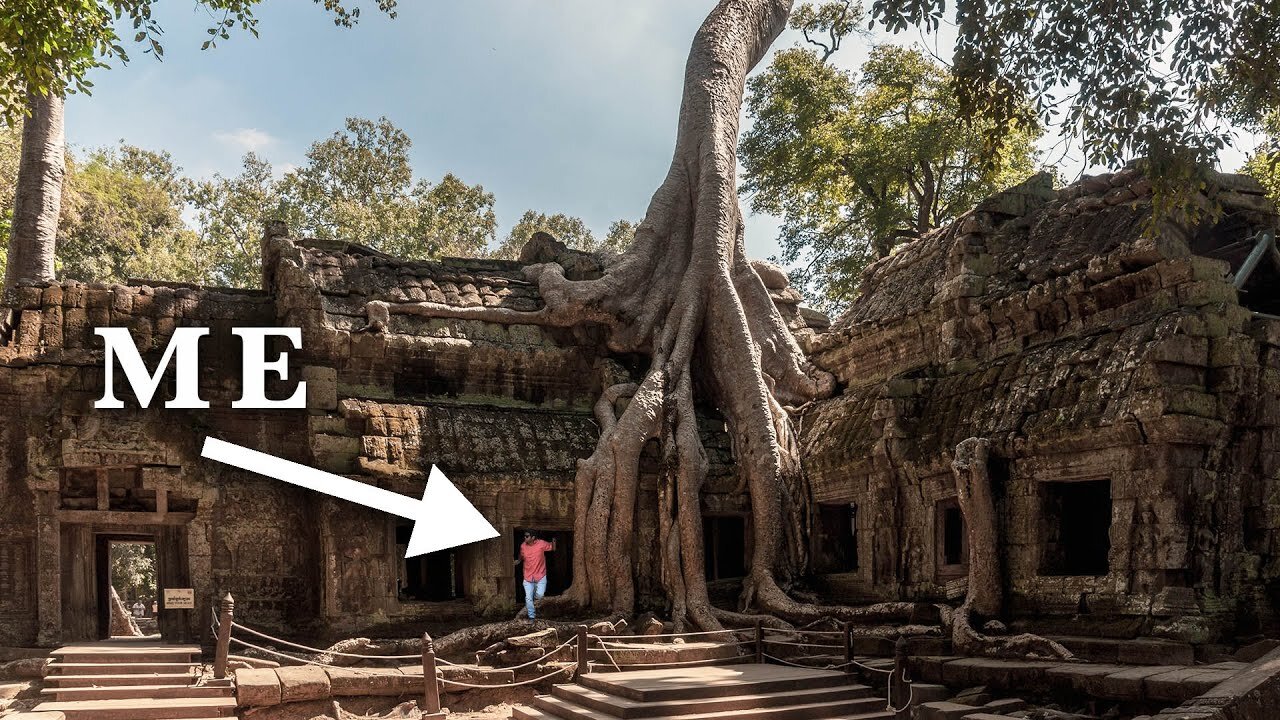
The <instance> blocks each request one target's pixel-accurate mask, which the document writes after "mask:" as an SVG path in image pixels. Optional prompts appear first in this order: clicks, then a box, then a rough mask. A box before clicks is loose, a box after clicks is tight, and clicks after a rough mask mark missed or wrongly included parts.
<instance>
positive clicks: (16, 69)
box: [0, 0, 396, 124]
mask: <svg viewBox="0 0 1280 720" xmlns="http://www.w3.org/2000/svg"><path fill="white" fill-rule="evenodd" d="M262 1H263V0H192V2H193V3H194V5H195V7H197V8H201V9H203V10H205V11H207V12H208V13H209V15H210V17H211V18H213V21H212V23H211V25H210V27H209V28H208V30H207V32H208V37H207V39H205V40H204V42H203V43H202V45H201V47H202V48H211V47H214V46H215V45H216V44H217V42H218V41H219V40H227V39H229V38H230V37H231V32H232V31H233V30H235V29H236V28H239V29H241V30H243V31H245V32H248V33H250V34H252V35H253V36H254V37H257V35H258V19H257V18H256V17H255V16H254V14H253V11H254V9H255V8H256V7H257V6H258V5H259V4H260V3H261V2H262ZM314 2H315V3H316V4H318V5H321V6H323V7H324V9H325V10H326V11H327V12H329V13H330V14H331V15H332V16H333V21H334V23H335V24H337V25H339V26H341V27H351V26H352V25H354V24H355V23H356V22H357V21H358V20H359V18H360V5H359V0H356V2H355V3H352V2H349V1H348V2H344V1H342V0H314ZM159 4H160V2H159V0H58V2H49V1H48V0H5V3H4V11H3V12H0V120H2V121H4V122H5V123H6V124H13V123H15V122H16V121H17V120H18V119H19V118H21V117H22V116H24V115H25V114H26V108H27V95H28V93H36V94H38V95H40V96H47V95H48V94H49V93H58V94H63V93H66V92H83V93H87V92H89V91H90V89H91V88H92V87H93V83H92V82H90V81H89V80H88V79H87V77H86V76H87V75H88V73H89V71H91V70H93V69H94V68H98V67H106V63H105V60H108V59H111V58H119V59H120V61H121V62H128V61H129V54H128V52H127V50H126V49H125V47H124V44H123V43H124V39H122V38H121V37H120V36H119V35H118V34H117V32H116V28H117V26H118V24H119V22H120V21H122V20H123V21H125V22H126V23H127V24H129V25H131V26H132V28H133V30H134V31H135V34H134V35H133V37H132V40H133V42H134V43H136V44H138V45H141V46H142V47H143V53H145V54H151V55H154V56H155V57H156V58H163V57H164V45H163V44H162V43H161V42H160V38H161V36H162V35H163V34H164V29H163V28H162V27H161V25H160V23H159V22H158V21H157V20H156V19H155V17H154V16H153V14H152V13H153V10H155V9H156V8H157V7H158V6H159ZM375 4H376V6H377V8H378V9H379V10H381V11H382V12H385V13H387V14H388V15H390V16H391V17H395V14H396V11H395V8H396V0H375Z"/></svg>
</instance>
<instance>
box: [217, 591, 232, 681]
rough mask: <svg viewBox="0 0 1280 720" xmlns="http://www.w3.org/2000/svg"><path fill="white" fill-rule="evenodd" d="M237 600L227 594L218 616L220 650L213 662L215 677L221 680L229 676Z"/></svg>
mask: <svg viewBox="0 0 1280 720" xmlns="http://www.w3.org/2000/svg"><path fill="white" fill-rule="evenodd" d="M235 609H236V600H235V598H233V597H231V593H227V594H226V596H225V597H223V598H222V611H221V612H220V613H219V614H218V649H217V651H216V654H215V655H214V660H213V676H214V677H215V678H217V679H219V680H221V679H222V678H225V677H226V676H227V655H228V654H229V653H230V652H231V621H232V618H234V617H235Z"/></svg>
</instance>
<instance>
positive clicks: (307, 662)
mask: <svg viewBox="0 0 1280 720" xmlns="http://www.w3.org/2000/svg"><path fill="white" fill-rule="evenodd" d="M231 642H234V643H237V644H239V645H243V646H244V647H247V648H249V649H250V650H257V651H258V652H264V653H266V654H268V655H275V656H276V657H281V658H285V659H286V660H293V661H295V662H300V663H302V664H303V665H315V666H316V667H322V668H330V669H333V670H347V671H350V672H354V673H358V674H360V675H374V676H381V677H414V676H412V675H406V674H405V673H402V672H386V671H383V672H379V671H378V670H374V669H370V668H354V667H340V666H338V665H330V664H328V663H322V662H320V661H318V660H307V659H306V658H299V657H294V656H292V655H288V654H286V653H282V652H280V651H278V650H271V649H268V648H264V647H262V646H260V645H254V644H253V643H251V642H246V641H244V640H241V639H240V638H237V637H233V638H231Z"/></svg>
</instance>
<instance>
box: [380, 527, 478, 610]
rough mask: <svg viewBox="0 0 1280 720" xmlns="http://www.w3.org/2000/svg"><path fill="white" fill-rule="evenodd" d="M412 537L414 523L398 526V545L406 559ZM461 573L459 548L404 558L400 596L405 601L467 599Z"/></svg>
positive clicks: (402, 561)
mask: <svg viewBox="0 0 1280 720" xmlns="http://www.w3.org/2000/svg"><path fill="white" fill-rule="evenodd" d="M412 534H413V524H412V523H397V525H396V545H397V546H399V547H397V551H398V552H399V553H400V557H402V558H404V552H405V550H406V548H407V547H408V545H409V537H410V535H412ZM461 570H462V568H461V565H460V563H459V558H458V551H457V549H456V548H450V549H448V550H437V551H436V552H433V553H427V554H426V555H419V556H417V557H412V558H404V559H403V560H401V563H400V574H399V578H398V580H397V582H396V585H397V588H396V589H397V592H398V595H399V597H400V599H401V600H422V601H428V602H445V601H449V600H456V599H459V598H462V597H465V595H464V593H463V585H462V572H461Z"/></svg>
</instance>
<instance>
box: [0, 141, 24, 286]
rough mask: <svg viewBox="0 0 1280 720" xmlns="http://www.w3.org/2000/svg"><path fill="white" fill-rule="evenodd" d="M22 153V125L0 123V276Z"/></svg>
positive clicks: (6, 255)
mask: <svg viewBox="0 0 1280 720" xmlns="http://www.w3.org/2000/svg"><path fill="white" fill-rule="evenodd" d="M21 155H22V126H21V125H0V277H3V276H4V272H5V266H6V264H7V262H8V255H9V254H8V252H7V250H8V248H9V231H10V229H11V228H12V227H13V201H14V194H13V192H12V189H13V188H14V186H15V185H17V182H18V159H19V158H20V157H21Z"/></svg>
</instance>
